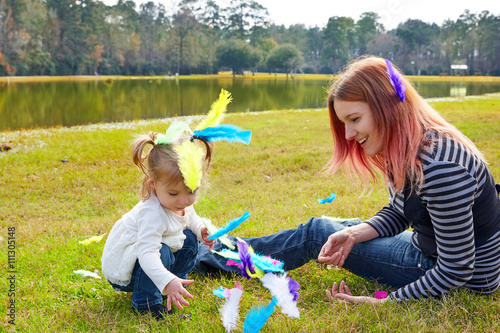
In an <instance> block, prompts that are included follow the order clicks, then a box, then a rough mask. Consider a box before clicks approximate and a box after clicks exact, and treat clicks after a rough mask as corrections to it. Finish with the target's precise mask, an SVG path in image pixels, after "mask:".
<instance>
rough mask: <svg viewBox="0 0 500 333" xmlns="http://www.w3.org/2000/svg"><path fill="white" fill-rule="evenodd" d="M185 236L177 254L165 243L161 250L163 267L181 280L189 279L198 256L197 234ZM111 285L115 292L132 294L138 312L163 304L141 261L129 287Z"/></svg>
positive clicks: (136, 266)
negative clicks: (188, 275) (188, 276)
mask: <svg viewBox="0 0 500 333" xmlns="http://www.w3.org/2000/svg"><path fill="white" fill-rule="evenodd" d="M184 235H186V239H185V240H184V245H183V246H182V248H181V249H180V250H178V251H176V252H175V253H173V252H172V250H170V248H169V247H168V246H167V245H165V244H163V243H162V244H161V249H160V259H161V262H162V263H163V266H165V268H166V269H168V270H169V271H170V272H171V273H173V274H174V275H176V276H178V277H179V278H181V279H185V278H187V274H188V273H189V272H190V271H191V270H192V269H193V267H194V265H195V262H196V255H197V254H198V240H197V238H196V236H195V234H194V233H193V232H192V231H191V230H184ZM111 285H112V286H113V288H114V289H115V290H118V291H128V292H132V307H134V308H136V309H138V310H141V309H148V308H150V307H152V306H154V305H157V304H161V303H162V302H163V297H162V294H161V291H160V290H158V288H157V287H156V285H155V284H154V283H153V281H151V279H150V278H149V277H148V276H147V275H146V273H144V271H143V270H142V268H141V265H139V261H137V262H136V263H135V267H134V271H133V272H132V280H131V281H130V284H129V285H128V286H119V285H116V284H114V283H111Z"/></svg>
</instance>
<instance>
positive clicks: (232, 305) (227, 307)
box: [219, 288, 243, 332]
mask: <svg viewBox="0 0 500 333" xmlns="http://www.w3.org/2000/svg"><path fill="white" fill-rule="evenodd" d="M241 295H243V290H242V289H240V288H233V289H230V290H229V297H228V298H227V299H226V301H225V302H224V304H223V305H222V307H221V308H220V309H219V313H220V314H221V317H222V324H223V325H224V328H225V329H226V332H231V331H232V330H233V329H235V328H236V326H237V325H238V318H239V312H238V310H239V305H240V298H241Z"/></svg>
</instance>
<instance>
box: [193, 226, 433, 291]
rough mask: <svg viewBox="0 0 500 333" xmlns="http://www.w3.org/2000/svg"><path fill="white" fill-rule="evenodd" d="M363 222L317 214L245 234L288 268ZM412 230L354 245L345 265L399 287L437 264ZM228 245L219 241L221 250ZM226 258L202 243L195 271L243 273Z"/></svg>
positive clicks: (262, 251)
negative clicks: (292, 226)
mask: <svg viewBox="0 0 500 333" xmlns="http://www.w3.org/2000/svg"><path fill="white" fill-rule="evenodd" d="M359 223H361V222H360V221H356V222H342V223H336V222H332V221H330V220H327V219H322V218H317V217H313V218H312V219H310V220H309V221H308V222H307V223H306V224H301V225H299V226H298V227H297V228H296V229H291V230H284V231H280V232H278V233H276V234H274V235H267V236H262V237H249V238H242V239H244V240H245V241H246V242H247V243H249V244H250V245H251V246H252V248H253V249H254V250H255V252H256V253H259V254H263V255H270V256H271V257H273V258H275V259H279V260H281V261H282V262H284V264H285V265H284V269H285V270H286V271H289V270H292V269H295V268H298V267H300V266H302V265H304V264H305V263H307V262H309V261H310V260H314V259H317V258H318V255H319V252H320V250H321V248H322V246H323V244H325V242H326V241H327V240H328V236H330V235H331V234H333V233H335V232H337V231H340V230H342V229H344V228H348V227H350V226H352V225H356V224H359ZM411 235H412V232H410V231H405V232H403V233H401V234H399V235H397V236H395V237H386V238H376V239H373V240H371V241H367V242H364V243H358V244H356V245H354V247H353V248H352V250H351V253H350V254H349V255H348V257H347V259H346V261H345V263H344V266H343V267H344V268H345V269H347V270H349V271H350V272H352V273H354V274H356V275H358V276H360V277H363V278H365V279H367V280H370V281H378V282H379V283H383V284H386V285H388V286H391V287H395V288H399V287H402V286H404V285H406V284H408V283H410V282H413V281H415V280H417V279H418V278H419V277H421V276H422V275H424V274H425V272H426V271H427V270H429V269H431V268H432V267H434V265H435V264H436V259H434V258H426V257H424V256H423V254H422V253H421V252H420V251H419V250H418V249H417V248H416V247H414V246H413V245H412V244H411ZM222 248H224V246H223V245H222V244H221V243H217V244H216V245H215V250H217V251H220V250H221V249H222ZM226 261H227V260H226V259H225V258H223V257H221V256H219V255H217V254H212V253H209V252H208V246H206V245H201V246H200V252H199V254H198V258H197V261H196V265H195V268H194V271H195V272H197V273H199V274H202V275H207V274H210V273H215V272H220V271H222V272H235V273H239V268H237V267H235V266H227V265H226Z"/></svg>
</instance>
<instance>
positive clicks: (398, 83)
mask: <svg viewBox="0 0 500 333" xmlns="http://www.w3.org/2000/svg"><path fill="white" fill-rule="evenodd" d="M384 60H385V63H386V64H387V74H389V79H390V80H391V83H392V86H393V87H394V91H395V92H396V95H398V97H399V99H400V100H401V102H404V101H405V98H406V94H405V92H406V85H405V84H404V83H403V80H402V79H401V76H400V75H399V74H398V72H396V70H395V69H394V67H393V66H392V63H391V62H390V61H389V60H387V59H384Z"/></svg>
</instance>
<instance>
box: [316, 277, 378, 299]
mask: <svg viewBox="0 0 500 333" xmlns="http://www.w3.org/2000/svg"><path fill="white" fill-rule="evenodd" d="M325 291H326V297H328V299H329V300H331V301H332V300H334V299H340V300H343V301H345V302H346V303H349V304H363V303H368V304H380V303H384V302H386V301H387V298H384V299H378V298H374V297H366V296H353V295H352V293H351V291H350V290H349V287H348V286H347V284H346V283H345V282H344V281H341V282H340V287H338V290H337V282H334V283H333V287H332V291H331V292H330V290H328V289H326V290H325Z"/></svg>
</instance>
